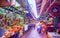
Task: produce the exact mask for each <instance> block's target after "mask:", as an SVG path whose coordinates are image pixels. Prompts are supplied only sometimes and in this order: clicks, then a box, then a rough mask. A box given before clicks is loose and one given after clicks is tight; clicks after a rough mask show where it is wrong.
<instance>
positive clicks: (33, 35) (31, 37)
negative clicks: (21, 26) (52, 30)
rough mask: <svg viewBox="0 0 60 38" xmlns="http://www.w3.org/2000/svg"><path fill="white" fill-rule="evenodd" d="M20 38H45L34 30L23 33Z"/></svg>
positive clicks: (45, 36) (44, 35)
mask: <svg viewBox="0 0 60 38" xmlns="http://www.w3.org/2000/svg"><path fill="white" fill-rule="evenodd" d="M21 38H47V35H46V34H39V33H38V32H37V30H36V29H32V30H31V31H29V32H27V33H25V34H24V35H23V36H22V37H21Z"/></svg>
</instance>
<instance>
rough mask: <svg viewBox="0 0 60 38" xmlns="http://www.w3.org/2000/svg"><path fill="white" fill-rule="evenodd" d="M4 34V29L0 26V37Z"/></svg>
mask: <svg viewBox="0 0 60 38" xmlns="http://www.w3.org/2000/svg"><path fill="white" fill-rule="evenodd" d="M4 34H5V30H4V29H1V28H0V37H2V36H3V35H4Z"/></svg>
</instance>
